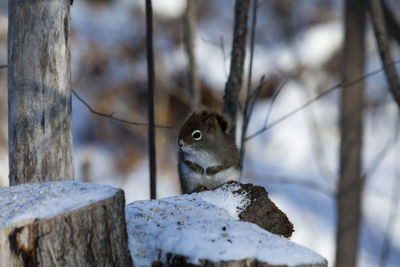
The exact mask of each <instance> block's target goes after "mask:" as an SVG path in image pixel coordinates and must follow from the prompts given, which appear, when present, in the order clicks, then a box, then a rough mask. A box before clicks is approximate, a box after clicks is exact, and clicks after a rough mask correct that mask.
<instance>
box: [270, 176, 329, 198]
mask: <svg viewBox="0 0 400 267" xmlns="http://www.w3.org/2000/svg"><path fill="white" fill-rule="evenodd" d="M265 182H266V183H274V184H291V185H296V186H301V187H304V188H308V189H311V190H313V191H316V192H320V193H322V194H324V195H326V196H328V197H335V192H333V191H331V190H329V189H326V188H325V187H323V186H322V185H319V184H318V183H315V182H313V181H307V180H295V179H292V178H286V177H277V178H272V179H271V178H268V179H266V180H265Z"/></svg>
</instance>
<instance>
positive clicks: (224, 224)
mask: <svg viewBox="0 0 400 267" xmlns="http://www.w3.org/2000/svg"><path fill="white" fill-rule="evenodd" d="M260 190H261V189H260V188H259V187H255V186H252V185H243V184H238V183H228V184H225V185H223V186H222V187H220V188H218V189H216V190H213V191H204V192H200V193H193V194H190V195H182V196H177V197H170V198H164V199H159V200H146V201H136V202H133V203H131V204H128V205H127V206H126V209H125V212H126V220H127V228H128V236H129V248H130V251H131V255H132V260H133V264H134V266H187V265H189V266H282V267H283V266H309V267H326V266H327V261H326V260H325V259H324V258H323V257H321V256H320V255H318V254H316V253H315V252H313V251H311V250H309V249H308V248H305V247H302V246H300V245H297V244H295V243H293V242H291V241H290V240H288V239H287V238H286V237H284V235H287V236H289V235H290V234H291V233H292V231H293V226H292V224H291V223H290V222H289V220H287V217H286V215H285V214H284V213H283V212H281V211H277V210H279V209H278V208H277V207H276V206H275V205H274V204H273V203H272V202H271V203H272V204H271V203H269V202H270V200H269V199H268V196H267V193H266V192H265V190H264V193H263V194H264V195H263V194H262V190H261V191H260ZM267 199H268V200H267ZM258 201H260V202H258ZM268 201H269V202H268ZM267 202H268V203H267ZM261 203H263V204H265V205H267V206H268V207H267V208H264V209H262V210H261V211H260V213H259V216H263V217H266V216H270V217H271V218H270V219H268V218H258V220H256V223H257V224H259V225H261V226H263V227H264V228H270V229H272V230H273V231H275V232H281V235H277V234H273V233H271V232H269V231H266V230H264V229H262V228H260V227H259V226H258V225H256V224H253V223H249V222H245V221H240V219H241V217H243V215H242V214H243V213H244V214H245V217H246V218H245V219H246V220H250V219H251V220H253V219H254V217H257V215H254V214H253V216H250V215H248V214H247V213H249V212H250V211H251V210H252V209H256V207H257V205H258V206H259V207H260V205H261ZM275 209H277V210H275ZM256 214H257V212H256ZM248 216H250V217H252V218H249V217H248ZM242 219H243V218H242ZM268 220H270V221H269V222H268Z"/></svg>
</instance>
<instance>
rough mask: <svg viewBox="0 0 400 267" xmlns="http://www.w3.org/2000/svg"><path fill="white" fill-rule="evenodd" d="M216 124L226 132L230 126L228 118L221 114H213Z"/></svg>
mask: <svg viewBox="0 0 400 267" xmlns="http://www.w3.org/2000/svg"><path fill="white" fill-rule="evenodd" d="M215 116H216V118H217V121H218V124H219V126H220V127H221V130H222V131H223V132H225V133H227V132H228V131H229V128H230V123H229V121H228V119H227V118H226V117H225V116H224V115H222V114H215Z"/></svg>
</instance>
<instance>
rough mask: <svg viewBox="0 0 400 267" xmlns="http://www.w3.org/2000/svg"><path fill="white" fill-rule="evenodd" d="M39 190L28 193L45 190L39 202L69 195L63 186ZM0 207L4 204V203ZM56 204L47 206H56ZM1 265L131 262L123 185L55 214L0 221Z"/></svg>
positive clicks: (39, 196)
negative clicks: (5, 223) (100, 197)
mask: <svg viewBox="0 0 400 267" xmlns="http://www.w3.org/2000/svg"><path fill="white" fill-rule="evenodd" d="M29 185H31V184H29ZM78 186H79V184H78V185H77V187H78ZM98 187H101V186H100V185H98ZM48 188H49V187H48ZM4 190H9V191H12V190H14V189H13V187H7V188H4ZM29 190H30V189H29V188H27V189H26V190H24V192H22V194H26V192H28V191H29ZM31 190H32V189H31ZM40 190H41V191H40V193H39V192H37V190H36V191H35V190H34V189H33V190H32V193H31V194H32V195H33V194H35V195H36V196H37V197H38V198H41V197H43V196H44V195H45V194H48V195H47V196H46V198H45V200H43V202H46V201H48V200H49V199H50V200H51V199H57V198H59V197H65V198H67V197H68V196H66V195H67V194H65V195H64V196H63V192H62V191H61V192H57V194H55V193H49V192H48V191H51V188H50V190H46V189H44V190H43V189H40ZM77 190H80V188H77ZM80 193H81V194H82V195H85V194H93V193H96V192H93V191H90V192H86V191H85V190H81V191H80ZM14 196H15V197H16V200H15V201H16V202H18V201H20V199H23V196H22V195H19V194H17V193H14ZM65 201H68V200H67V199H65ZM33 202H35V201H33ZM0 207H1V205H0ZM1 208H2V209H3V210H4V209H6V210H7V206H6V207H5V206H4V205H3V206H2V207H1ZM58 208H59V207H58V206H55V207H54V208H52V209H53V210H54V211H55V212H57V209H58ZM16 212H18V211H16ZM0 266H14V267H18V266H55V267H57V266H132V259H131V256H130V252H129V247H128V235H127V231H126V222H125V199H124V193H123V191H122V190H115V192H114V194H112V196H110V197H108V198H105V199H103V200H100V201H97V202H94V203H92V204H88V205H86V206H83V207H82V208H79V209H73V210H72V211H69V212H64V213H62V214H60V215H55V216H54V217H50V218H45V219H29V220H23V219H22V220H19V221H17V222H15V223H14V224H12V225H10V226H8V227H5V228H2V229H1V225H0Z"/></svg>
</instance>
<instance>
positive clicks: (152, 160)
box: [146, 0, 157, 199]
mask: <svg viewBox="0 0 400 267" xmlns="http://www.w3.org/2000/svg"><path fill="white" fill-rule="evenodd" d="M146 51H147V75H148V81H147V82H148V86H149V93H148V105H149V110H148V116H149V170H150V198H151V199H155V198H156V197H157V192H156V171H157V169H156V167H157V166H156V144H155V131H154V82H155V81H154V76H155V75H154V53H153V8H152V5H151V0H146Z"/></svg>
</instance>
